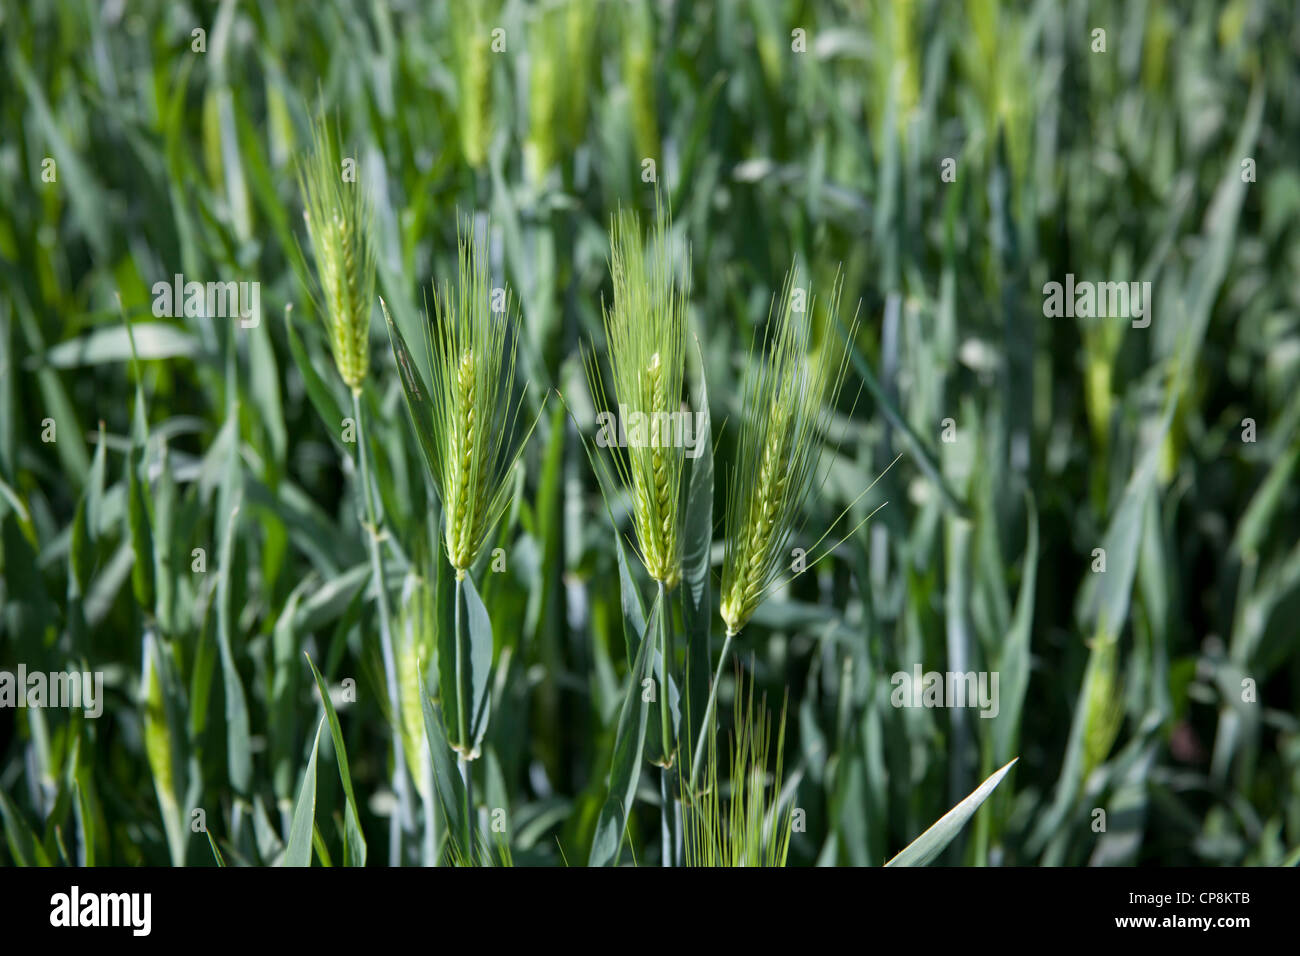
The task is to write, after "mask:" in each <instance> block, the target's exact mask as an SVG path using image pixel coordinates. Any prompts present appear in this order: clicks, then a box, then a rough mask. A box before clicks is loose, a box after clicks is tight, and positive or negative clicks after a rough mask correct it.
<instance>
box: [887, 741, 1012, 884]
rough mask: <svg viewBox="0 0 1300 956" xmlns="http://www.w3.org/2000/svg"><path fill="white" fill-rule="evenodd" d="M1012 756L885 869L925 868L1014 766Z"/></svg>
mask: <svg viewBox="0 0 1300 956" xmlns="http://www.w3.org/2000/svg"><path fill="white" fill-rule="evenodd" d="M1019 759H1020V758H1019V757H1016V758H1015V759H1014V760H1012V761H1011V762H1010V763H1008V764H1007V765H1006V766H1005V767H1003V768H1002V769H1001V770H998V771H997V772H996V773H994V774H993V775H992V776H991V777H989V778H988V779H987V780H985V781H984V782H983V783H981V784H980V785H979V786H978V787H976V788H975V791H974V792H973V793H972V794H971V795H970V796H968V797H967V798H966V799H965V800H963V801H962V802H961V803H959V804H957V806H955V807H953V808H952V809H951V810H949V811H948V812H947V813H945V814H944V815H943V816H941V817H940V818H939V819H938V820H937V821H935V823H934V825H933V826H931V827H930V829H928V830H926V831H925V832H924V833H922V834H921V835H920V836H919V837H917V838H916V839H915V840H913V841H912V842H911V843H909V844H908V845H907V847H906V848H905V849H904V850H903V852H901V853H899V854H898V855H897V856H896V857H894V858H893V859H892V860H890V861H889V862H888V863H886V864H885V866H925V865H926V864H927V863H929V862H930V861H931V860H933V859H934V858H935V857H937V856H938V855H939V854H940V853H942V852H943V851H944V848H945V847H947V846H948V844H949V843H951V842H952V839H953V837H955V836H956V835H957V833H958V832H959V831H960V830H961V828H962V827H964V826H965V825H966V822H967V821H968V820H969V819H970V818H971V817H972V816H973V815H974V813H975V811H976V810H978V809H979V807H980V804H981V803H983V802H984V801H985V800H987V799H988V796H989V794H990V793H992V792H993V790H994V788H996V787H997V785H998V784H999V783H1001V782H1002V778H1003V777H1005V776H1006V775H1007V772H1008V771H1009V770H1010V769H1011V768H1012V766H1014V765H1015V762H1016V760H1019Z"/></svg>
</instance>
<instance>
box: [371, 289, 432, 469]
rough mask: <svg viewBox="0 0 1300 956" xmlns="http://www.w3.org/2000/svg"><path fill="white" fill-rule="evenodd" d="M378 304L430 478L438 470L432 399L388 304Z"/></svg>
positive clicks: (380, 302) (407, 407)
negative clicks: (386, 327) (382, 313)
mask: <svg viewBox="0 0 1300 956" xmlns="http://www.w3.org/2000/svg"><path fill="white" fill-rule="evenodd" d="M379 306H380V308H381V309H382V310H383V312H384V321H385V322H386V323H388V341H389V343H390V344H391V345H392V347H393V361H395V362H396V363H397V377H398V378H399V379H401V381H402V394H403V395H404V396H405V397H406V410H407V412H409V413H410V419H411V427H412V428H413V429H414V430H415V437H416V439H417V440H418V441H419V443H420V451H421V452H423V453H424V464H425V466H426V467H427V468H428V470H429V478H430V480H432V479H433V478H434V477H435V476H436V475H437V474H438V445H437V442H436V441H435V440H434V437H433V402H432V398H431V396H430V394H429V390H428V389H427V388H426V387H425V385H424V381H423V379H422V378H421V377H420V367H419V366H418V365H417V364H416V362H415V357H414V356H413V355H412V354H411V351H410V349H408V348H407V347H406V339H404V338H403V337H402V332H401V330H400V329H399V328H398V327H397V325H396V323H394V322H393V317H392V316H391V315H389V314H388V305H387V303H385V302H384V300H383V299H380V300H379Z"/></svg>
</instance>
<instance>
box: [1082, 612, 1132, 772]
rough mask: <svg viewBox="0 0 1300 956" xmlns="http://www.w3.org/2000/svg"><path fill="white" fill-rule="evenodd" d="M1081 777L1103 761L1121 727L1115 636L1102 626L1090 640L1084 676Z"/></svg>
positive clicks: (1122, 710) (1121, 711)
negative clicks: (1090, 648) (1090, 651)
mask: <svg viewBox="0 0 1300 956" xmlns="http://www.w3.org/2000/svg"><path fill="white" fill-rule="evenodd" d="M1083 697H1084V721H1083V776H1082V778H1081V779H1083V780H1085V781H1086V780H1087V779H1088V777H1089V776H1090V775H1091V774H1092V772H1093V770H1095V769H1096V768H1097V767H1099V766H1101V764H1102V763H1103V762H1105V760H1106V757H1107V756H1108V755H1109V754H1110V749H1111V747H1113V746H1114V745H1115V738H1116V737H1118V736H1119V732H1120V729H1121V728H1122V727H1123V725H1124V697H1123V694H1122V693H1121V690H1120V677H1119V635H1118V634H1115V633H1113V632H1112V631H1111V630H1110V629H1109V628H1107V627H1105V625H1103V626H1102V627H1101V628H1100V629H1098V631H1097V636H1096V637H1094V638H1093V640H1092V653H1091V654H1090V655H1089V657H1088V669H1087V671H1086V673H1085V676H1084V686H1083Z"/></svg>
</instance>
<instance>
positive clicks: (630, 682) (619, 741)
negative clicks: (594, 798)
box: [587, 598, 660, 866]
mask: <svg viewBox="0 0 1300 956" xmlns="http://www.w3.org/2000/svg"><path fill="white" fill-rule="evenodd" d="M659 612H660V602H659V600H658V599H657V598H656V599H655V603H654V606H653V607H652V608H651V610H650V619H651V620H650V623H654V618H655V615H657V614H658V613H659ZM651 643H652V642H651V641H648V640H644V639H642V640H641V642H640V646H639V647H638V649H637V653H636V658H635V661H634V663H633V664H632V668H631V670H630V671H629V672H628V675H627V692H626V693H625V694H624V696H623V706H622V708H621V709H620V710H619V715H618V729H617V731H616V732H615V735H614V759H613V761H612V762H611V764H610V769H609V794H608V796H606V798H605V804H604V806H602V807H601V808H600V817H599V818H598V819H597V821H596V833H595V835H594V836H593V837H592V841H591V853H590V855H589V856H588V858H587V865H588V866H613V865H615V864H617V863H618V857H619V852H620V851H621V850H622V848H623V835H624V832H625V831H626V829H627V814H628V812H629V811H630V810H631V808H632V803H633V801H634V800H635V799H636V788H637V784H638V783H639V782H640V780H641V758H642V756H643V754H644V752H645V740H646V725H647V723H648V722H649V720H648V717H649V713H650V704H649V702H648V701H646V700H645V699H644V698H643V697H642V693H641V680H642V678H643V677H644V676H645V671H646V652H647V648H649V647H650V645H651Z"/></svg>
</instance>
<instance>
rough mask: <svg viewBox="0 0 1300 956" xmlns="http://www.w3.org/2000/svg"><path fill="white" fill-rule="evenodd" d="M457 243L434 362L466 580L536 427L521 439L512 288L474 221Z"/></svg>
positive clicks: (443, 475) (447, 506) (447, 525)
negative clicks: (495, 274) (494, 268)
mask: <svg viewBox="0 0 1300 956" xmlns="http://www.w3.org/2000/svg"><path fill="white" fill-rule="evenodd" d="M457 245H458V250H459V251H458V256H457V272H456V286H455V288H454V289H453V288H452V286H451V285H450V284H448V283H445V282H444V283H443V288H442V291H441V293H439V292H438V290H437V288H436V286H435V288H434V306H435V321H434V328H433V334H432V337H431V342H430V348H429V365H430V368H431V369H432V370H433V387H432V389H431V399H432V406H433V423H432V424H433V429H432V431H433V439H434V448H435V451H436V455H435V456H434V457H435V461H434V470H435V474H434V482H435V484H436V486H437V490H438V496H439V497H440V498H441V499H442V506H443V519H444V528H443V532H444V542H445V544H446V547H447V558H448V560H449V561H450V562H451V565H452V567H454V568H455V569H456V576H457V577H458V578H463V577H464V576H465V572H466V571H468V570H469V568H470V566H471V565H473V563H474V561H475V559H476V558H477V557H478V555H479V552H480V551H481V550H482V547H483V542H484V541H485V540H486V538H487V536H488V535H489V533H490V532H491V531H492V528H493V527H494V526H495V525H496V523H497V521H498V520H499V519H500V517H501V514H502V513H503V512H504V511H505V509H506V506H507V505H508V503H509V500H510V491H511V488H512V484H513V483H512V482H511V480H510V477H511V473H512V472H513V470H514V466H515V463H516V462H517V461H518V459H519V455H520V453H521V452H522V451H523V446H524V443H525V442H526V441H527V438H528V433H531V431H532V429H531V427H530V428H529V429H528V433H525V434H523V436H522V439H520V440H519V441H516V438H517V437H518V436H517V435H516V433H517V431H518V429H517V427H516V426H517V425H518V422H519V413H520V410H521V408H522V406H523V402H524V395H523V394H522V393H521V394H520V395H519V396H518V397H517V398H513V397H512V396H513V394H514V384H515V348H516V344H517V342H518V338H517V335H516V334H515V333H514V330H512V329H511V328H510V326H511V320H510V313H511V308H512V302H511V297H510V290H509V289H508V288H504V287H503V288H501V289H496V288H494V287H493V284H492V280H491V277H490V276H489V274H488V263H487V248H486V243H485V242H480V241H478V240H476V237H475V233H474V229H473V227H472V226H471V227H470V229H469V234H468V235H467V236H466V235H464V234H462V235H461V236H460V237H458V241H457ZM543 404H544V403H543ZM539 415H540V413H539ZM533 424H534V425H536V420H534V422H533Z"/></svg>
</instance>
